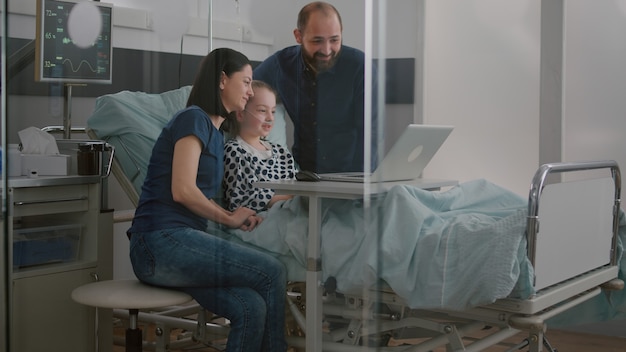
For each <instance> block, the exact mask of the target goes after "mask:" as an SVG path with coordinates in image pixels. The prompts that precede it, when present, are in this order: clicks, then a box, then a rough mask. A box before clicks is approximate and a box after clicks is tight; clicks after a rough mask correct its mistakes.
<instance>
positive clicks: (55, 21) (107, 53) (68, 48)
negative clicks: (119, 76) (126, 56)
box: [35, 0, 113, 84]
mask: <svg viewBox="0 0 626 352" xmlns="http://www.w3.org/2000/svg"><path fill="white" fill-rule="evenodd" d="M79 3H81V1H80V0H63V1H57V0H38V2H37V34H36V35H37V37H36V48H35V80H36V81H40V82H65V83H104V84H107V83H111V81H112V72H111V71H112V67H113V57H112V55H113V46H112V42H111V34H112V13H113V6H112V5H111V4H105V3H101V2H93V1H92V2H91V4H92V5H94V6H95V7H96V8H97V9H98V10H99V13H100V16H101V19H102V21H101V23H102V28H101V29H100V31H99V32H96V34H97V36H95V41H94V42H93V44H91V43H87V45H84V44H83V43H81V45H77V44H76V43H75V42H74V40H73V39H72V37H71V35H70V28H68V23H70V22H71V21H72V20H73V19H72V18H71V17H72V15H73V16H75V17H74V19H75V18H76V17H77V16H80V15H81V14H78V15H77V13H78V11H76V12H74V14H72V10H73V9H75V7H76V10H78V7H77V6H78V5H79Z"/></svg>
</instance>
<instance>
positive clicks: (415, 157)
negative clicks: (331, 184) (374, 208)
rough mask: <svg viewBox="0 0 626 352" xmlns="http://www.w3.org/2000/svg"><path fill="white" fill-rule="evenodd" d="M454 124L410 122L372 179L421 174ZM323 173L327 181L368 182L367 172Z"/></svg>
mask: <svg viewBox="0 0 626 352" xmlns="http://www.w3.org/2000/svg"><path fill="white" fill-rule="evenodd" d="M453 128H454V127H453V126H440V125H416V124H411V125H409V126H407V128H406V129H405V130H404V132H403V133H402V135H400V138H398V140H397V141H396V142H395V144H394V145H393V147H391V149H390V150H389V152H388V153H387V155H385V157H384V158H383V160H381V161H380V163H379V164H378V167H377V168H376V170H374V172H373V173H371V174H370V181H371V182H392V181H406V180H413V179H416V178H418V177H419V176H420V174H421V173H422V171H423V170H424V168H425V167H426V165H428V163H429V162H430V160H431V159H432V157H433V156H434V155H435V153H437V151H438V150H439V148H440V147H441V145H442V144H443V142H444V141H445V140H446V139H447V138H448V136H449V135H450V133H451V132H452V129H453ZM319 176H320V179H321V180H323V181H339V182H364V181H365V178H366V175H365V173H363V172H341V173H324V174H320V175H319Z"/></svg>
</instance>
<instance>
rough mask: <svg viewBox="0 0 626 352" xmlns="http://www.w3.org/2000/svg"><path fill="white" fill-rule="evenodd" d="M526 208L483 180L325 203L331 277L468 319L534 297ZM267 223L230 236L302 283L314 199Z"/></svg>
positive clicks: (286, 208) (326, 268) (275, 212)
mask: <svg viewBox="0 0 626 352" xmlns="http://www.w3.org/2000/svg"><path fill="white" fill-rule="evenodd" d="M526 206H527V202H526V201H525V200H524V199H522V198H520V197H519V196H517V195H516V194H514V193H512V192H510V191H507V190H505V189H503V188H500V187H498V186H496V185H494V184H491V183H489V182H487V181H484V180H480V181H474V182H468V183H465V184H461V185H459V186H458V187H454V188H452V189H451V190H449V191H446V192H429V191H424V190H421V189H417V188H414V187H410V186H397V187H394V188H392V189H391V190H390V191H389V192H388V193H386V194H384V195H381V196H379V197H378V198H374V199H372V202H371V204H370V206H364V204H363V202H362V201H361V200H324V201H323V203H322V209H323V219H322V237H321V241H322V271H323V276H324V278H325V279H326V278H328V277H330V276H333V277H335V278H336V279H337V284H338V289H339V290H340V291H342V292H346V293H347V292H354V293H359V292H362V290H363V287H372V286H373V285H375V284H377V283H378V282H379V281H378V279H379V278H380V279H382V280H384V281H385V283H386V284H387V285H389V286H390V288H391V289H393V290H394V291H395V292H396V293H397V294H399V295H400V296H401V297H403V298H405V299H406V300H407V303H408V305H409V306H411V307H412V308H446V309H456V310H463V309H466V308H469V307H473V306H478V305H483V304H488V303H491V302H494V301H495V300H496V299H499V298H504V297H507V296H510V295H511V293H512V292H513V294H514V295H515V296H518V297H522V298H524V297H528V296H529V295H530V294H532V285H531V280H530V278H531V277H532V271H531V270H532V268H531V266H530V265H529V263H528V260H527V258H526V255H525V251H526V238H525V235H524V230H525V226H526V209H525V207H526ZM262 215H263V216H264V217H265V220H264V222H263V223H262V224H261V225H260V226H259V227H258V228H257V229H256V230H255V231H253V232H243V231H238V230H234V231H231V233H232V234H233V235H235V236H236V237H237V238H238V239H239V240H241V241H244V242H246V243H248V244H252V245H255V246H257V247H260V248H263V249H265V250H267V251H270V252H272V253H274V254H275V255H277V256H278V257H279V258H281V259H283V261H284V262H285V264H286V266H287V267H288V268H289V269H290V270H289V272H290V275H289V276H290V279H292V280H303V277H304V276H303V273H304V271H303V267H304V263H305V258H306V244H307V230H308V227H307V224H308V217H307V215H308V206H307V202H306V199H304V198H299V197H296V198H294V199H292V200H290V201H285V202H282V203H279V204H277V205H276V206H274V207H273V208H271V209H270V210H269V211H268V212H266V213H265V214H262ZM294 266H295V268H294ZM520 278H521V279H520Z"/></svg>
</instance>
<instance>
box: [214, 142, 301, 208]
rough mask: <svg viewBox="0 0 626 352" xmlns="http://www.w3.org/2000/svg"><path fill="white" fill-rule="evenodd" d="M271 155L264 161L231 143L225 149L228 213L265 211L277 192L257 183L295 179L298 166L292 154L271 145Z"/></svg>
mask: <svg viewBox="0 0 626 352" xmlns="http://www.w3.org/2000/svg"><path fill="white" fill-rule="evenodd" d="M269 145H270V146H271V155H270V156H269V157H268V158H266V159H264V158H262V157H260V156H259V155H258V153H255V154H252V153H250V152H249V151H247V150H246V149H245V148H244V146H243V145H242V143H240V142H239V141H238V140H236V139H231V140H229V141H228V142H226V144H225V145H224V193H225V194H224V196H225V200H226V205H227V207H228V210H235V209H237V208H239V207H247V208H250V209H253V210H256V211H261V210H263V209H265V208H266V207H267V204H268V203H269V202H270V200H271V199H272V197H273V196H274V190H273V189H268V188H257V187H254V186H253V183H254V182H256V181H275V180H281V179H293V178H295V174H296V171H295V162H294V160H293V156H292V155H291V153H289V151H288V150H287V149H286V148H284V147H282V146H280V145H276V144H272V143H269Z"/></svg>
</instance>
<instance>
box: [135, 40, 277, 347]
mask: <svg viewBox="0 0 626 352" xmlns="http://www.w3.org/2000/svg"><path fill="white" fill-rule="evenodd" d="M251 82H252V67H251V66H250V62H249V61H248V59H247V58H246V57H245V56H244V55H243V54H241V53H239V52H237V51H234V50H231V49H216V50H214V51H212V52H211V53H209V55H207V56H206V57H205V58H204V60H203V61H202V63H201V65H200V69H199V71H198V73H197V75H196V79H195V82H194V84H193V88H192V90H191V93H190V95H189V100H188V101H187V108H186V109H184V110H182V111H180V112H178V113H177V114H176V115H175V116H174V117H173V118H172V120H171V121H170V122H169V123H168V124H167V125H166V126H165V127H164V128H163V131H162V132H161V135H160V136H159V138H158V139H157V141H156V143H155V146H154V148H153V150H152V156H151V158H150V163H149V165H148V173H147V176H146V179H145V181H144V185H143V188H142V193H141V198H140V200H139V206H138V207H137V210H136V212H135V217H134V219H133V223H132V227H131V228H130V229H129V230H128V235H129V237H130V257H131V262H132V265H133V270H134V272H135V275H136V276H137V278H138V279H139V280H141V281H142V282H145V283H148V284H152V285H157V286H166V287H173V288H178V289H180V290H182V291H185V292H187V293H189V294H190V295H191V296H193V298H194V299H195V300H196V301H197V302H198V303H199V304H200V305H202V306H203V307H204V308H206V309H207V310H209V311H211V312H213V313H216V314H218V315H220V316H223V317H226V318H228V319H229V320H230V323H231V324H230V326H231V331H230V333H229V335H228V342H227V345H226V350H227V351H250V352H252V351H255V352H256V351H268V352H273V351H285V350H286V348H287V347H286V342H285V338H284V336H285V334H284V323H285V291H286V281H287V279H286V270H285V267H284V265H283V264H282V263H281V262H279V261H278V260H277V259H275V258H274V257H272V256H270V255H268V254H265V253H262V252H260V251H258V250H255V249H252V248H249V247H245V246H241V245H237V244H234V243H232V242H229V241H227V240H225V239H223V238H221V237H218V236H215V235H213V234H211V233H207V232H206V231H207V225H208V222H207V219H208V220H211V221H213V222H217V223H220V224H223V225H226V226H227V227H230V228H239V229H242V230H246V231H250V230H252V229H254V228H255V227H256V225H257V224H258V223H260V221H261V219H260V218H259V217H258V216H257V215H256V213H255V211H254V210H252V209H249V208H245V207H237V208H233V209H232V211H228V210H225V209H223V208H222V207H220V206H219V205H217V203H215V202H214V201H213V200H212V198H214V197H216V196H217V195H218V192H219V188H220V184H221V182H222V175H223V172H224V166H223V160H224V138H223V135H222V133H221V132H220V131H219V127H220V125H221V124H222V122H223V121H224V120H225V119H226V118H228V116H229V115H230V113H231V112H233V111H239V110H243V109H244V108H245V105H246V102H248V100H249V99H250V98H251V97H252V96H253V94H254V93H253V91H252V87H251Z"/></svg>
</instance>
